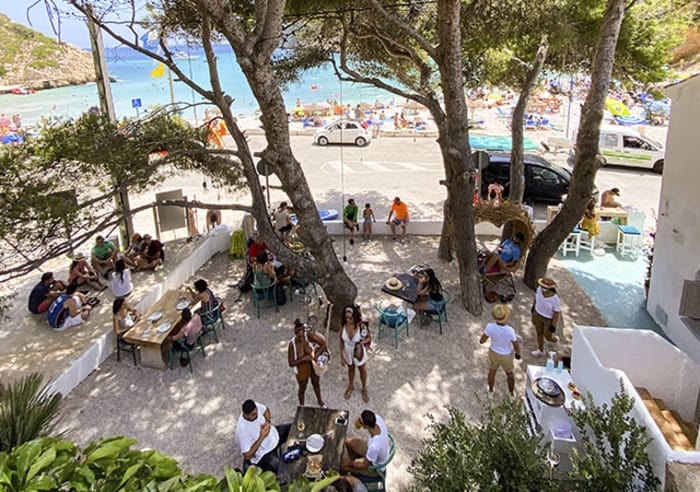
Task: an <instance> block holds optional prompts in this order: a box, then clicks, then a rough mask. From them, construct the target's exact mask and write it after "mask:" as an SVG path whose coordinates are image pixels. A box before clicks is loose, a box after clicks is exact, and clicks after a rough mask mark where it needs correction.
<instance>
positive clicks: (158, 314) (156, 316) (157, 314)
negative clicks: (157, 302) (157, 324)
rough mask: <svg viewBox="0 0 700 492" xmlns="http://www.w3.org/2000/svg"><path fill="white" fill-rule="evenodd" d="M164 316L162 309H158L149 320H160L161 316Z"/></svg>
mask: <svg viewBox="0 0 700 492" xmlns="http://www.w3.org/2000/svg"><path fill="white" fill-rule="evenodd" d="M162 317H163V314H162V313H161V312H160V311H156V312H155V313H153V314H152V315H150V316H149V317H148V321H158V320H159V319H160V318H162Z"/></svg>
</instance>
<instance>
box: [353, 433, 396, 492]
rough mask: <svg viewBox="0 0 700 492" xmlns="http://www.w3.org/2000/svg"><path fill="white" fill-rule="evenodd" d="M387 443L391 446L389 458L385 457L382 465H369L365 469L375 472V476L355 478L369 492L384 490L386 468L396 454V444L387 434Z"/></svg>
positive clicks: (392, 437) (358, 476)
mask: <svg viewBox="0 0 700 492" xmlns="http://www.w3.org/2000/svg"><path fill="white" fill-rule="evenodd" d="M389 443H390V445H391V446H390V448H389V456H388V457H387V459H386V461H385V462H384V463H377V464H376V465H370V466H369V467H368V468H367V469H368V470H373V471H374V472H376V474H377V475H376V476H373V475H372V476H370V475H357V478H359V479H360V481H361V482H362V483H363V484H365V487H367V490H368V491H370V492H372V491H380V490H386V467H387V466H388V465H389V463H391V461H392V460H393V459H394V455H395V454H396V442H395V441H394V436H392V435H391V434H389Z"/></svg>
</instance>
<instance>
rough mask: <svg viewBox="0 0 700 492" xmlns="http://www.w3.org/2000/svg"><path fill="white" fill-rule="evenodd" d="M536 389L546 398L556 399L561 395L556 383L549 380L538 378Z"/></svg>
mask: <svg viewBox="0 0 700 492" xmlns="http://www.w3.org/2000/svg"><path fill="white" fill-rule="evenodd" d="M537 387H538V388H539V390H540V391H541V392H542V393H544V394H545V395H547V396H552V397H556V396H558V395H559V394H560V393H561V388H559V385H558V384H557V382H556V381H554V380H553V379H550V378H539V379H538V380H537Z"/></svg>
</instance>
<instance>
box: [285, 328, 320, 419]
mask: <svg viewBox="0 0 700 492" xmlns="http://www.w3.org/2000/svg"><path fill="white" fill-rule="evenodd" d="M325 350H326V341H325V340H324V339H322V338H321V337H320V336H318V335H317V334H316V333H313V332H312V333H307V331H306V327H305V326H304V323H302V322H301V321H300V320H299V318H297V319H295V320H294V338H292V339H291V340H290V341H289V350H288V351H287V360H288V362H289V367H291V368H293V369H294V374H295V375H296V379H297V384H298V385H299V392H298V393H297V395H298V397H299V405H302V406H303V405H304V396H305V394H306V386H307V385H308V384H309V379H311V386H312V387H313V389H314V394H315V395H316V401H318V406H320V407H324V408H325V406H326V404H325V403H323V398H321V379H320V378H319V377H318V375H317V374H316V372H315V371H314V369H313V367H312V365H311V362H312V361H313V360H314V355H315V352H316V351H318V352H321V353H322V352H324V351H325Z"/></svg>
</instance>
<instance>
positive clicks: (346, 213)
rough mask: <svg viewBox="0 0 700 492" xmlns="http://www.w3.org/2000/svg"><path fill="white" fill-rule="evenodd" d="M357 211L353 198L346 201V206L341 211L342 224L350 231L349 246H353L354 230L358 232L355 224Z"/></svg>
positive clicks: (357, 226) (358, 228) (358, 227)
mask: <svg viewBox="0 0 700 492" xmlns="http://www.w3.org/2000/svg"><path fill="white" fill-rule="evenodd" d="M358 213H359V209H358V207H357V204H356V203H355V200H354V199H353V198H349V199H348V204H347V205H346V206H345V209H344V210H343V224H345V228H346V229H349V230H350V244H355V239H354V236H355V229H357V231H358V232H359V230H360V226H359V225H358V224H357V216H358Z"/></svg>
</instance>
